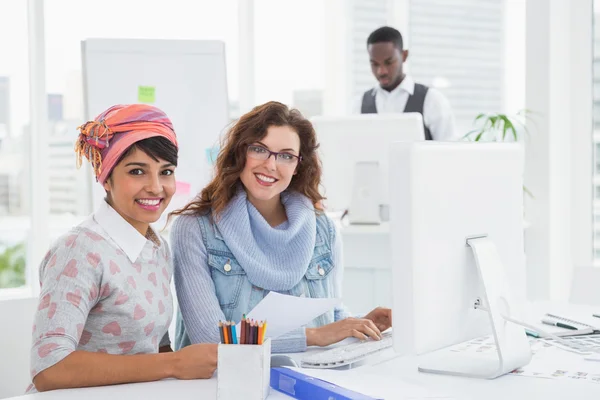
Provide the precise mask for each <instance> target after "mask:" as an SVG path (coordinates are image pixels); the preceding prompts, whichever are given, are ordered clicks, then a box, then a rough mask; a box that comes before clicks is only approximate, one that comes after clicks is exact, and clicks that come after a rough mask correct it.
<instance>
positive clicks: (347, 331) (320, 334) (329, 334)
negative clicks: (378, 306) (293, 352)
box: [306, 318, 381, 346]
mask: <svg viewBox="0 0 600 400" xmlns="http://www.w3.org/2000/svg"><path fill="white" fill-rule="evenodd" d="M349 337H355V338H357V339H361V340H366V339H368V338H371V339H373V340H380V339H381V331H380V330H379V329H378V328H377V325H376V324H375V323H374V322H373V321H372V320H371V319H368V318H346V319H344V320H341V321H337V322H334V323H331V324H328V325H324V326H321V327H318V328H306V345H307V346H329V345H330V344H333V343H337V342H339V341H340V340H344V339H346V338H349Z"/></svg>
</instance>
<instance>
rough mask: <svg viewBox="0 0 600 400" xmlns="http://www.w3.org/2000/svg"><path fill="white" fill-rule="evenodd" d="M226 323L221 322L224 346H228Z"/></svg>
mask: <svg viewBox="0 0 600 400" xmlns="http://www.w3.org/2000/svg"><path fill="white" fill-rule="evenodd" d="M227 333H228V332H227V322H223V335H224V336H225V344H229V343H230V342H229V336H228V335H227Z"/></svg>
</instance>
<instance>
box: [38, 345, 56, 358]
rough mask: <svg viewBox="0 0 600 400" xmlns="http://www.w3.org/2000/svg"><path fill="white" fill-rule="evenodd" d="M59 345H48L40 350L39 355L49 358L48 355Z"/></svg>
mask: <svg viewBox="0 0 600 400" xmlns="http://www.w3.org/2000/svg"><path fill="white" fill-rule="evenodd" d="M57 347H58V344H56V343H46V344H44V345H42V346H40V347H39V348H38V355H39V356H40V357H41V358H45V357H48V354H50V353H51V352H52V350H54V349H56V348H57Z"/></svg>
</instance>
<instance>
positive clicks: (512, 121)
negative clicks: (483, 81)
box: [463, 109, 533, 198]
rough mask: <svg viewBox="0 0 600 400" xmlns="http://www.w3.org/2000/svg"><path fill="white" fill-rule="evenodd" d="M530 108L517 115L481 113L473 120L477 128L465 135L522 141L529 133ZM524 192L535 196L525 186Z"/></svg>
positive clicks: (475, 137) (496, 139) (477, 138)
mask: <svg viewBox="0 0 600 400" xmlns="http://www.w3.org/2000/svg"><path fill="white" fill-rule="evenodd" d="M530 115H531V112H530V111H529V110H525V109H523V110H519V111H518V112H517V113H516V114H515V115H508V114H502V113H492V114H488V113H481V114H479V115H477V116H476V117H475V119H474V121H473V124H474V125H475V126H476V127H475V129H473V130H471V131H469V132H468V133H467V134H465V135H464V136H463V139H465V140H468V141H472V142H481V141H485V142H505V141H510V142H521V141H523V140H524V139H525V137H526V136H527V135H528V134H529V131H528V130H527V125H526V124H525V123H526V122H527V121H530ZM523 192H524V193H525V194H526V195H527V196H529V197H531V198H533V194H532V193H531V192H530V191H529V190H528V189H527V188H526V187H525V186H523Z"/></svg>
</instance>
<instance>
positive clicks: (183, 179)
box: [81, 39, 229, 220]
mask: <svg viewBox="0 0 600 400" xmlns="http://www.w3.org/2000/svg"><path fill="white" fill-rule="evenodd" d="M81 54H82V63H83V88H84V89H83V90H84V107H85V118H86V120H91V119H93V118H95V117H96V116H97V115H98V114H100V113H101V112H102V111H104V110H106V109H107V108H109V107H111V106H113V105H115V104H133V103H147V104H151V105H154V106H156V107H158V108H160V109H161V110H163V111H164V112H165V113H166V114H167V115H168V116H169V118H170V119H171V121H172V122H173V126H174V128H175V132H176V134H177V140H178V143H179V161H178V167H177V170H176V172H175V176H176V179H177V181H178V193H177V194H176V195H175V196H174V197H173V200H172V201H171V204H170V205H169V208H168V209H167V211H171V210H173V209H174V208H176V207H181V206H182V205H183V204H185V203H186V202H187V201H189V200H190V199H191V198H192V197H194V196H195V195H196V194H197V193H199V192H200V190H201V189H202V188H204V187H205V186H206V184H207V183H208V182H209V180H210V178H211V177H212V172H213V167H212V162H211V160H210V159H209V155H210V151H207V149H212V148H214V147H215V146H218V141H219V136H220V134H221V132H222V131H223V130H224V129H225V127H226V125H227V124H228V122H229V119H228V110H229V102H228V98H227V78H226V67H225V45H224V43H223V42H219V41H199V40H147V39H87V40H84V41H82V51H81ZM90 183H91V185H90V187H91V189H90V190H89V191H88V193H90V196H91V205H92V207H93V209H94V210H95V209H96V208H97V207H98V204H99V202H100V201H101V200H102V199H103V198H104V197H105V192H104V189H103V188H102V185H100V184H98V183H96V182H95V177H93V176H92V175H91V174H90ZM90 211H91V210H90ZM164 216H166V213H165V214H164ZM163 220H164V219H163Z"/></svg>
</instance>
